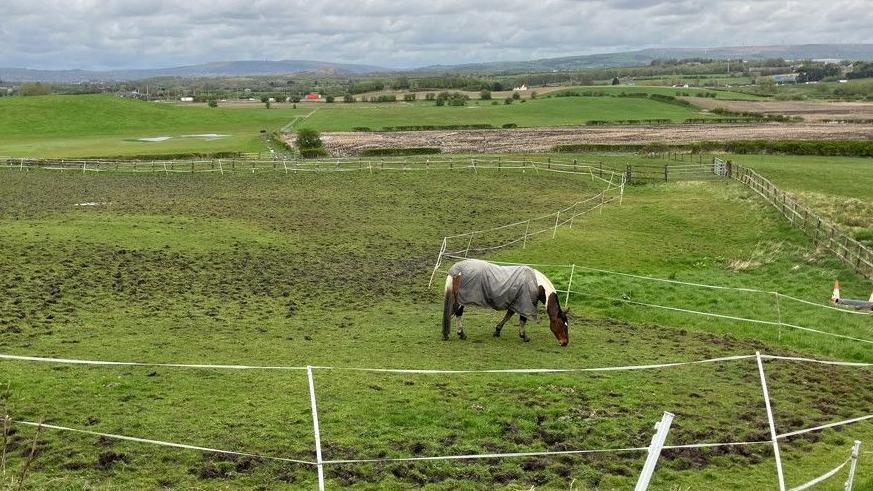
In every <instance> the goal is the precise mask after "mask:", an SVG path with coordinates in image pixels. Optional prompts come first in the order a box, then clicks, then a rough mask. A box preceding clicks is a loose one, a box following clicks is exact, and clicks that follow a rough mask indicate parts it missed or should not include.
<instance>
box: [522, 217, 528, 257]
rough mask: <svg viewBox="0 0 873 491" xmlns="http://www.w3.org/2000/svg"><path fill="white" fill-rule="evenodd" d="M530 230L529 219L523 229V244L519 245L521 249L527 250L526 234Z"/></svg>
mask: <svg viewBox="0 0 873 491" xmlns="http://www.w3.org/2000/svg"><path fill="white" fill-rule="evenodd" d="M528 230H530V218H528V219H527V226H526V227H525V228H524V242H522V243H521V248H522V249H527V232H528Z"/></svg>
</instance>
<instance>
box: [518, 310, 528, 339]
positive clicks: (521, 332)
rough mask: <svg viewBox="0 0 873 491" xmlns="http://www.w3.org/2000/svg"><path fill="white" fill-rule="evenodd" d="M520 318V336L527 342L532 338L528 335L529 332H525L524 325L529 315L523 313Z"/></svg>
mask: <svg viewBox="0 0 873 491" xmlns="http://www.w3.org/2000/svg"><path fill="white" fill-rule="evenodd" d="M518 320H519V322H518V337H520V338H521V339H524V342H525V343H527V342H529V341H530V338H529V337H527V333H526V332H524V325H525V324H527V317H525V316H523V315H521V316H519V318H518Z"/></svg>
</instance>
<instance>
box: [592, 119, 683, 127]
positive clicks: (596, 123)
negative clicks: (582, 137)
mask: <svg viewBox="0 0 873 491" xmlns="http://www.w3.org/2000/svg"><path fill="white" fill-rule="evenodd" d="M671 122H672V121H671V120H669V119H616V120H614V121H604V120H602V119H591V120H588V121H585V125H586V126H603V125H607V124H667V123H671Z"/></svg>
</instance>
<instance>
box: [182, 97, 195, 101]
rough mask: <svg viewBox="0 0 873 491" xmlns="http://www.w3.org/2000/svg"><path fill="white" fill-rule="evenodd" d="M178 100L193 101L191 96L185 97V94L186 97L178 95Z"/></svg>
mask: <svg viewBox="0 0 873 491" xmlns="http://www.w3.org/2000/svg"><path fill="white" fill-rule="evenodd" d="M179 101H181V102H194V98H193V97H187V96H186V97H180V98H179Z"/></svg>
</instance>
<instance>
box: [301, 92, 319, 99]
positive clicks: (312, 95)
mask: <svg viewBox="0 0 873 491" xmlns="http://www.w3.org/2000/svg"><path fill="white" fill-rule="evenodd" d="M304 99H306V100H309V101H317V100H318V99H321V94H319V93H318V92H310V93H308V94H306V96H304Z"/></svg>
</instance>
